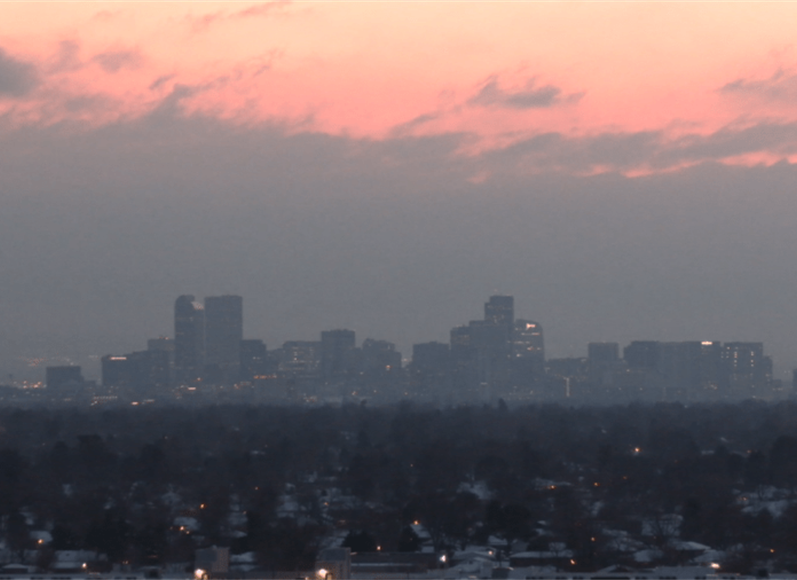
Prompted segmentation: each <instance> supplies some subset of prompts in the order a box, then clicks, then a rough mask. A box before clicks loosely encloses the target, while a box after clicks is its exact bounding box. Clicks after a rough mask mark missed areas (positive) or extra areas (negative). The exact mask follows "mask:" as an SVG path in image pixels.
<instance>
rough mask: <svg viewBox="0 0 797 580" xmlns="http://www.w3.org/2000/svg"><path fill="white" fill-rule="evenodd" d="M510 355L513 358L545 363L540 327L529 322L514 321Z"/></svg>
mask: <svg viewBox="0 0 797 580" xmlns="http://www.w3.org/2000/svg"><path fill="white" fill-rule="evenodd" d="M512 355H513V356H514V357H515V358H535V359H538V360H540V361H541V362H543V363H544V362H545V342H544V341H543V336H542V325H541V324H540V323H539V322H533V321H531V320H516V321H515V330H514V332H513V333H512Z"/></svg>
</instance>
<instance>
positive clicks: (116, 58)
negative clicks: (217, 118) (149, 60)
mask: <svg viewBox="0 0 797 580" xmlns="http://www.w3.org/2000/svg"><path fill="white" fill-rule="evenodd" d="M92 60H93V61H94V62H96V63H97V64H99V65H100V67H101V68H102V69H103V70H104V71H105V72H108V73H115V72H119V71H120V70H122V69H136V68H138V67H140V66H141V64H142V63H143V62H144V57H143V55H142V54H141V52H139V51H138V50H131V49H123V50H109V51H106V52H101V53H100V54H97V55H95V56H94V58H93V59H92Z"/></svg>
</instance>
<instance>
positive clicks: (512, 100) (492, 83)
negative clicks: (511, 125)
mask: <svg viewBox="0 0 797 580" xmlns="http://www.w3.org/2000/svg"><path fill="white" fill-rule="evenodd" d="M583 96H584V93H583V92H581V93H573V94H569V95H564V94H562V90H561V89H560V88H559V87H555V86H553V85H544V86H537V81H536V79H531V80H529V81H528V82H527V83H526V86H525V87H524V88H523V89H521V90H517V91H509V90H505V89H502V88H501V87H500V86H499V85H498V79H497V77H490V78H489V79H488V81H487V83H485V85H484V86H483V87H482V88H481V90H479V92H478V94H476V96H474V97H472V98H471V99H469V100H468V104H469V105H478V106H481V107H504V108H509V109H543V108H548V107H553V106H555V105H561V104H564V103H574V102H577V101H578V100H580V99H581V97H583Z"/></svg>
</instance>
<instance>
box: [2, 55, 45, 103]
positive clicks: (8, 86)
mask: <svg viewBox="0 0 797 580" xmlns="http://www.w3.org/2000/svg"><path fill="white" fill-rule="evenodd" d="M38 82H39V79H38V75H37V72H36V67H35V66H34V65H33V64H31V63H29V62H25V61H23V60H18V59H15V58H13V57H12V56H10V55H9V54H8V53H7V52H6V51H5V50H3V49H2V48H0V96H6V97H9V96H10V97H22V96H24V95H27V94H28V93H30V92H31V91H32V90H33V89H34V88H36V85H37V84H38Z"/></svg>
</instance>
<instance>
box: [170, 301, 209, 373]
mask: <svg viewBox="0 0 797 580" xmlns="http://www.w3.org/2000/svg"><path fill="white" fill-rule="evenodd" d="M204 365H205V307H204V306H202V304H201V303H200V302H197V301H196V300H194V297H193V296H192V295H190V294H184V295H182V296H180V297H179V298H177V300H176V301H175V303H174V369H175V375H176V379H177V380H178V381H193V380H196V379H199V378H201V376H202V370H203V367H204Z"/></svg>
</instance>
